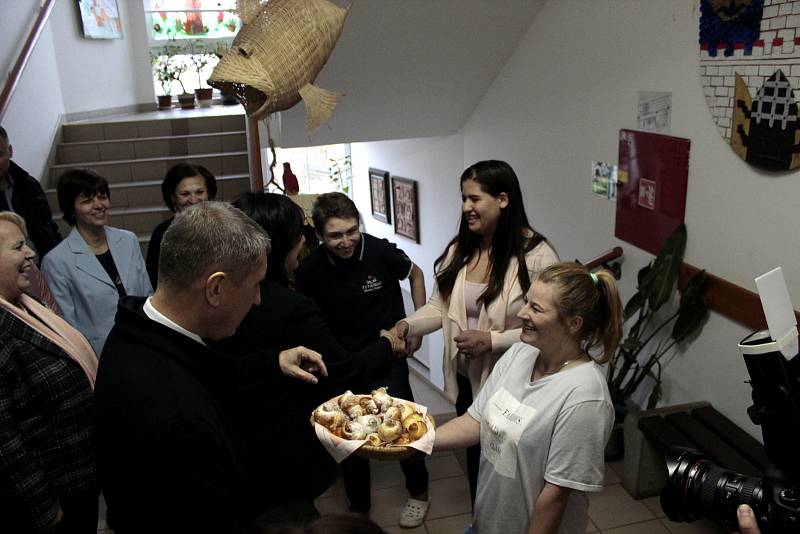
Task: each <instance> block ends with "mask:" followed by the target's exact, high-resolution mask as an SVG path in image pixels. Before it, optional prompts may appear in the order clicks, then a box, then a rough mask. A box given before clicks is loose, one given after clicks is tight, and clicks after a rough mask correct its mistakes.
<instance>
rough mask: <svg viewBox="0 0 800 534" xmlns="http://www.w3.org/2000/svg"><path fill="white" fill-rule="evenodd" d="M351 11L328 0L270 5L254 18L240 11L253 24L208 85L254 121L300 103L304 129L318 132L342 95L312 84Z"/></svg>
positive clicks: (273, 0) (249, 7)
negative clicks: (233, 96)
mask: <svg viewBox="0 0 800 534" xmlns="http://www.w3.org/2000/svg"><path fill="white" fill-rule="evenodd" d="M243 4H244V3H243ZM245 8H246V9H245ZM348 9H349V8H348ZM348 9H345V8H341V7H339V6H337V5H336V4H333V3H332V2H330V1H328V0H270V2H268V3H267V4H266V5H264V6H263V7H261V10H260V12H258V14H257V15H255V16H254V9H253V6H252V4H250V3H247V4H246V5H242V6H240V10H241V11H242V12H246V14H247V16H248V18H249V21H248V23H247V24H245V25H244V26H243V27H242V29H241V30H240V31H239V33H238V35H237V36H236V38H235V39H234V41H233V44H232V45H231V48H230V50H228V51H227V52H226V53H225V54H224V55H223V57H222V59H220V62H219V63H218V64H217V66H216V68H215V69H214V72H213V73H212V75H211V77H210V78H209V80H208V83H209V84H210V85H212V86H214V87H217V88H219V89H221V90H224V91H226V92H233V93H234V94H236V96H237V98H238V99H239V101H240V102H241V103H242V105H244V107H245V110H246V111H247V114H248V115H249V116H250V117H252V118H256V119H262V118H264V117H266V116H267V115H268V114H270V113H273V112H275V111H281V110H285V109H289V108H291V107H292V106H294V105H295V104H297V103H298V102H299V101H300V99H301V98H302V99H303V100H304V101H305V104H306V111H307V114H306V128H307V129H308V130H309V131H310V130H314V129H316V128H318V127H319V126H321V125H323V124H324V123H325V122H327V120H328V119H329V118H330V116H331V115H332V114H333V110H334V108H335V107H336V101H337V99H338V98H339V96H340V95H337V94H336V93H333V92H331V91H327V90H325V89H320V88H318V87H315V86H313V85H311V84H312V83H313V82H314V80H315V79H316V77H317V74H319V71H320V70H322V67H323V66H324V65H325V62H326V61H327V60H328V57H329V56H330V54H331V52H332V51H333V48H334V46H335V45H336V41H337V40H338V39H339V35H340V34H341V32H342V27H343V26H344V20H345V17H346V16H347V11H348Z"/></svg>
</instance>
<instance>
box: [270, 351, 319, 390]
mask: <svg viewBox="0 0 800 534" xmlns="http://www.w3.org/2000/svg"><path fill="white" fill-rule="evenodd" d="M278 363H279V365H280V367H281V372H282V373H283V374H284V375H286V376H289V377H292V378H296V379H298V380H302V381H304V382H310V383H311V384H316V383H317V382H318V379H317V377H316V376H314V375H313V374H311V373H319V374H321V375H322V376H328V369H327V368H326V367H325V362H323V361H322V356H320V355H319V353H318V352H315V351H313V350H311V349H307V348H305V347H295V348H293V349H289V350H285V351H283V352H281V353H280V354H279V355H278Z"/></svg>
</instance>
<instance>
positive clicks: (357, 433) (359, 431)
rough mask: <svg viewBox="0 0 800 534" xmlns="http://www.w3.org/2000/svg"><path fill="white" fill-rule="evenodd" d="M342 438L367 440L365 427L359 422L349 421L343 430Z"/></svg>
mask: <svg viewBox="0 0 800 534" xmlns="http://www.w3.org/2000/svg"><path fill="white" fill-rule="evenodd" d="M342 437H343V438H345V439H365V438H366V437H367V432H366V430H364V425H362V424H361V423H359V422H358V421H348V422H346V423H345V424H344V428H343V429H342Z"/></svg>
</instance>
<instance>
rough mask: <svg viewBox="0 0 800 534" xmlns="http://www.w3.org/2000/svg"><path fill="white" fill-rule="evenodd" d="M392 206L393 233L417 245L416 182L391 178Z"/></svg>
mask: <svg viewBox="0 0 800 534" xmlns="http://www.w3.org/2000/svg"><path fill="white" fill-rule="evenodd" d="M392 204H393V205H394V206H393V207H394V233H395V234H398V235H401V236H403V237H407V238H409V239H411V240H413V241H415V242H416V243H419V206H418V204H417V182H415V181H414V180H408V179H406V178H396V177H393V178H392Z"/></svg>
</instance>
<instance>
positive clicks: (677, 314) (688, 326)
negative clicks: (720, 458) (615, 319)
mask: <svg viewBox="0 0 800 534" xmlns="http://www.w3.org/2000/svg"><path fill="white" fill-rule="evenodd" d="M685 250H686V226H685V225H683V224H681V225H680V226H678V227H677V228H676V229H675V230H674V231H673V232H672V234H671V235H670V236H669V238H668V239H667V241H666V242H665V243H664V246H663V247H662V248H661V250H660V251H659V252H658V255H657V256H656V258H655V259H654V260H653V261H652V262H651V263H650V264H648V265H646V266H645V267H644V268H642V269H641V270H640V271H639V273H638V274H637V290H636V293H634V295H633V296H632V297H631V298H630V300H628V302H627V303H626V304H625V311H624V317H623V318H624V323H625V327H626V331H627V334H626V335H625V337H624V339H623V341H622V342H621V343H620V345H619V348H618V349H617V352H616V353H615V354H614V355H613V356H612V357H611V360H610V361H609V363H608V374H607V380H608V389H609V392H610V394H611V401H612V402H613V404H614V409H615V411H616V424H617V426H618V427H619V426H620V425H621V423H622V420H623V419H624V418H625V415H626V413H627V411H628V409H629V406H630V405H631V397H632V396H633V394H634V393H636V391H637V390H638V389H639V388H640V386H642V384H643V383H645V380H646V379H647V378H650V379H651V380H650V382H648V384H647V385H648V386H649V384H650V383H651V382H652V386H650V387H651V389H650V391H649V394H648V399H647V405H646V408H647V409H652V408H655V406H656V404H657V403H658V401H659V399H660V398H661V393H662V389H661V380H662V373H663V371H664V368H665V367H666V365H667V364H668V363H669V361H670V357H671V356H672V355H673V354H674V352H673V350H672V349H673V348H674V347H675V346H676V345H677V344H678V343H681V342H682V341H684V340H686V339H687V338H688V337H689V336H691V335H692V334H694V333H695V332H699V331H700V330H701V329H702V327H703V325H704V324H705V320H706V318H707V317H708V306H707V305H706V303H705V302H704V300H703V294H704V292H705V288H706V285H707V282H708V277H707V276H706V274H705V271H700V272H698V273H697V274H695V275H694V276H693V277H692V278H690V279H689V281H688V283H687V285H686V287H685V288H684V290H683V291H682V292H681V295H680V299H679V300H678V303H677V308H675V307H674V306H668V307H667V308H665V305H666V304H667V303H669V302H671V301H672V297H673V295H674V291H675V286H676V284H677V280H678V272H679V270H680V267H681V264H682V263H683V253H684V251H685ZM619 430H620V431H621V428H619ZM618 435H619V436H621V433H618ZM613 440H614V437H613V436H612V441H610V442H609V449H616V448H617V447H619V448H620V449H621V438H619V441H620V443H618V444H617V445H615V444H614V443H613ZM609 449H607V457H609V456H611V457H614V456H616V454H613V453H612V454H609ZM619 452H620V456H621V451H619Z"/></svg>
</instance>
